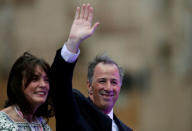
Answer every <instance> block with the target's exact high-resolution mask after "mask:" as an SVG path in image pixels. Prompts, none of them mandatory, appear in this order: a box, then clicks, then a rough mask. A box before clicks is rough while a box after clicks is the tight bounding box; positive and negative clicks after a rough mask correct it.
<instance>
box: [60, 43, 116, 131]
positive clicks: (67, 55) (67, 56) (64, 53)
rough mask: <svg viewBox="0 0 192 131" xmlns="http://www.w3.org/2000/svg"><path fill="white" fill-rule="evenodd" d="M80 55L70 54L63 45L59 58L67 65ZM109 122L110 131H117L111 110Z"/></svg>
mask: <svg viewBox="0 0 192 131" xmlns="http://www.w3.org/2000/svg"><path fill="white" fill-rule="evenodd" d="M79 54H80V50H79V49H78V52H77V54H74V53H72V52H70V51H69V50H68V49H67V47H66V45H65V44H64V45H63V48H62V49H61V56H62V58H63V59H64V60H65V61H66V62H69V63H73V62H75V61H76V60H77V58H78V56H79ZM107 115H108V116H109V117H110V118H111V120H112V131H118V126H117V124H116V123H115V121H114V120H113V109H112V110H111V111H110V112H109V114H107Z"/></svg>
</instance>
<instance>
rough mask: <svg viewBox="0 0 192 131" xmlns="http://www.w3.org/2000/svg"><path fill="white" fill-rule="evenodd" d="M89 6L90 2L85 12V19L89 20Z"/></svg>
mask: <svg viewBox="0 0 192 131" xmlns="http://www.w3.org/2000/svg"><path fill="white" fill-rule="evenodd" d="M89 7H90V4H89V3H88V4H87V5H86V7H85V14H84V19H85V20H87V19H88V15H89Z"/></svg>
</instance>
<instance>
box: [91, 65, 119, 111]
mask: <svg viewBox="0 0 192 131" xmlns="http://www.w3.org/2000/svg"><path fill="white" fill-rule="evenodd" d="M120 87H121V83H120V75H119V70H118V68H117V66H116V65H115V64H103V63H99V64H97V65H96V67H95V70H94V74H93V79H92V83H90V84H88V90H89V92H90V93H89V96H90V98H91V100H92V101H93V103H94V104H95V105H96V106H97V107H98V108H99V109H101V110H102V111H103V112H104V113H106V114H107V113H109V112H110V111H111V109H112V108H113V106H114V104H115V102H116V101H117V99H118V96H119V92H120Z"/></svg>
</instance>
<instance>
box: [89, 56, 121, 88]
mask: <svg viewBox="0 0 192 131" xmlns="http://www.w3.org/2000/svg"><path fill="white" fill-rule="evenodd" d="M99 63H103V64H114V65H116V66H117V68H118V70H119V75H120V83H121V85H122V81H123V76H124V72H123V69H122V68H121V67H120V66H119V65H118V64H117V63H116V62H115V61H114V60H112V59H111V58H110V57H108V56H106V55H98V56H96V57H95V58H94V59H93V61H91V62H90V63H89V66H88V73H87V79H88V81H89V83H92V80H93V74H94V70H95V67H96V65H97V64H99Z"/></svg>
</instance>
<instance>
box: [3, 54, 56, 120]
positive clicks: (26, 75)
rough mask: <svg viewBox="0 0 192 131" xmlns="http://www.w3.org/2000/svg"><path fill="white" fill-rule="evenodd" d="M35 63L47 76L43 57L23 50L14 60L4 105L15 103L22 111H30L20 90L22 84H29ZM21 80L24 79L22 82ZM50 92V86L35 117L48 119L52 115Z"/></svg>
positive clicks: (47, 72)
mask: <svg viewBox="0 0 192 131" xmlns="http://www.w3.org/2000/svg"><path fill="white" fill-rule="evenodd" d="M37 65H38V66H40V67H41V68H42V69H43V70H44V71H45V73H46V74H47V76H48V78H49V74H50V66H49V64H48V63H47V62H45V61H44V60H43V59H39V58H37V57H35V56H33V55H31V54H30V53H28V52H25V53H24V54H23V55H22V56H20V57H19V58H18V59H17V60H16V62H15V63H14V64H13V66H12V69H11V71H10V73H9V78H8V83H7V97H8V100H7V101H6V103H5V107H8V106H11V105H15V104H16V105H18V106H19V107H20V109H21V111H22V112H23V113H31V109H32V108H31V104H30V103H29V101H28V100H27V99H26V97H25V95H24V93H23V91H22V85H23V86H24V88H26V87H27V86H28V85H29V84H30V82H31V81H32V80H33V76H34V75H35V68H36V66H37ZM23 80H25V81H24V83H23ZM51 94H52V89H51V88H50V89H49V94H48V97H47V100H46V101H45V103H43V104H42V105H41V106H39V108H38V109H37V110H36V112H35V115H36V116H37V117H39V116H42V117H44V118H46V119H47V120H48V118H49V117H51V116H53V115H54V108H53V104H52V99H51Z"/></svg>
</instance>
